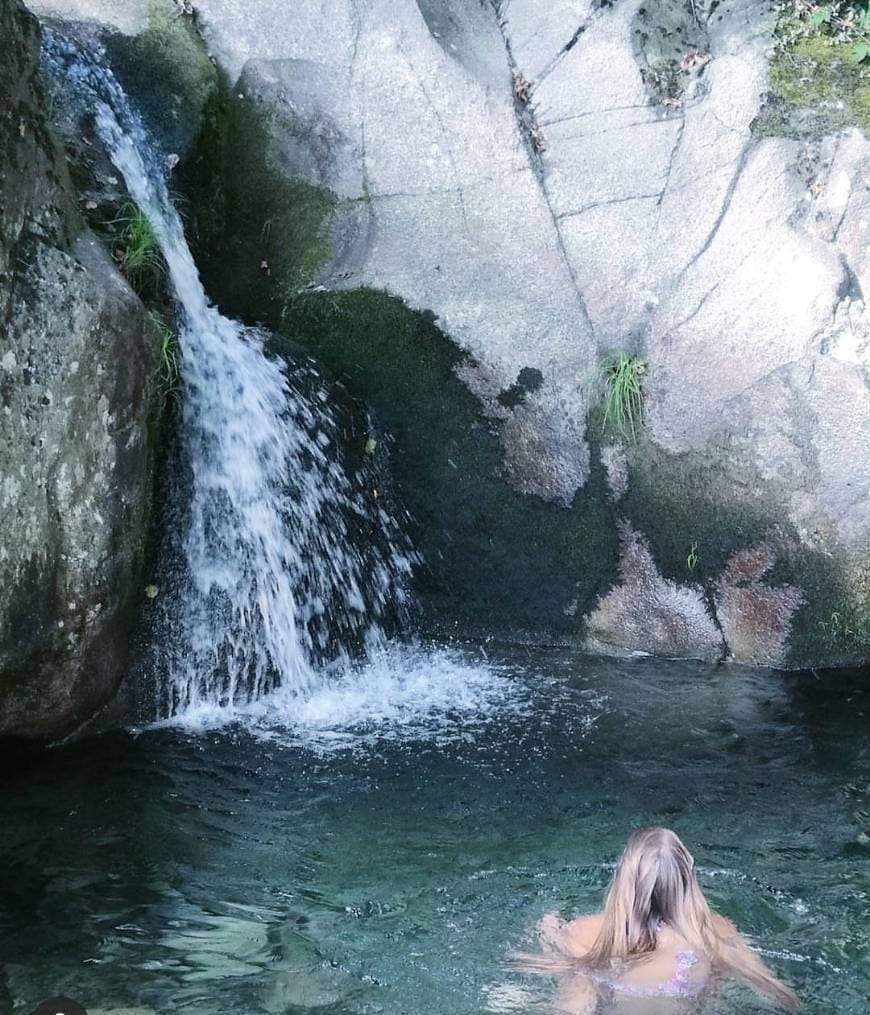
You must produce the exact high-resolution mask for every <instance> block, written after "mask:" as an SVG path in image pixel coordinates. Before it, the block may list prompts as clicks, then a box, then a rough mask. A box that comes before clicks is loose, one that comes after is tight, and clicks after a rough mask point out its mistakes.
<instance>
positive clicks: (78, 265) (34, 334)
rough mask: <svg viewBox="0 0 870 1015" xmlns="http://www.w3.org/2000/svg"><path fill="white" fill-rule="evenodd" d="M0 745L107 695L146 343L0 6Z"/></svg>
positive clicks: (32, 53)
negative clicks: (1, 47) (86, 216)
mask: <svg viewBox="0 0 870 1015" xmlns="http://www.w3.org/2000/svg"><path fill="white" fill-rule="evenodd" d="M0 34H2V37H3V38H4V40H5V41H6V42H7V53H6V58H5V59H4V60H3V61H2V62H0V109H2V111H3V112H2V115H0V146H2V151H3V153H4V158H5V160H6V164H7V165H8V166H9V167H10V170H11V171H10V172H6V173H4V174H2V175H0V207H2V208H3V209H4V211H6V209H10V210H12V213H11V214H8V213H7V214H5V215H4V216H2V217H0V312H2V316H3V319H4V322H5V323H4V333H3V345H2V349H0V475H2V477H3V478H2V483H0V506H2V511H0V527H2V533H0V535H2V538H0V545H2V550H0V576H2V581H0V706H2V708H0V736H16V737H24V738H30V739H36V740H46V739H51V738H54V737H58V736H61V735H64V734H66V733H68V732H70V731H71V730H72V729H73V728H75V727H76V726H77V725H78V724H80V723H82V722H84V721H85V720H86V719H88V718H90V717H91V716H92V715H93V714H94V712H95V711H97V710H98V709H99V708H100V707H102V706H103V705H104V704H105V703H106V701H107V700H108V699H109V697H110V696H111V694H112V693H113V692H114V690H115V688H116V687H117V685H118V682H119V680H120V679H121V677H122V675H123V672H124V669H125V666H126V648H127V641H128V637H129V633H130V628H131V624H132V619H133V616H134V614H135V609H136V605H137V602H138V599H139V591H140V575H141V572H142V566H143V558H144V550H145V540H146V533H147V527H148V513H149V505H150V502H151V494H152V479H153V474H152V468H153V460H154V458H153V447H152V444H151V438H150V431H149V422H150V420H151V418H152V399H153V395H154V385H153V375H154V369H155V366H156V351H157V350H156V346H155V345H154V344H153V333H152V331H151V329H150V326H149V323H148V320H147V317H146V315H145V311H144V308H143V306H142V304H141V302H140V301H139V300H138V298H137V297H136V296H135V294H134V293H133V292H132V290H131V289H130V288H129V286H128V285H127V284H126V283H125V281H124V280H123V279H122V278H121V276H120V275H119V274H118V272H117V271H116V270H115V268H114V266H113V264H112V262H111V259H110V258H109V256H108V254H107V253H106V252H105V251H104V250H103V248H102V247H101V245H100V244H99V242H98V241H97V240H96V238H95V237H94V236H93V235H92V234H90V233H89V232H88V231H87V230H85V229H84V227H83V222H82V220H81V218H80V217H79V215H78V212H77V209H76V206H75V205H76V202H75V197H74V194H73V191H72V187H71V184H70V181H69V178H68V175H67V171H66V165H65V162H64V159H63V156H62V154H61V152H60V151H59V149H58V148H57V146H56V144H55V142H54V139H53V137H52V134H51V131H50V129H49V126H48V124H47V122H46V116H45V111H44V99H43V92H42V87H41V84H40V81H39V76H38V43H39V40H38V30H37V25H36V22H35V20H34V19H33V18H32V17H31V16H30V15H28V14H26V12H24V11H23V9H22V8H20V7H19V6H18V5H17V4H16V3H14V2H12V0H0Z"/></svg>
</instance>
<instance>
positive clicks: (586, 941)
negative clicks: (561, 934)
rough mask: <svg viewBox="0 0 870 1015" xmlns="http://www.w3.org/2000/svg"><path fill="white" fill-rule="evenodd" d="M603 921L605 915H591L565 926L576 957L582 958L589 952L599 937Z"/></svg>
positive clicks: (580, 917) (581, 917) (566, 934)
mask: <svg viewBox="0 0 870 1015" xmlns="http://www.w3.org/2000/svg"><path fill="white" fill-rule="evenodd" d="M603 920H604V914H603V913H590V914H589V915H588V916H578V917H577V918H576V919H575V920H571V921H570V923H566V924H565V936H566V938H567V940H568V942H569V945H570V948H571V951H572V952H573V953H574V954H575V955H578V956H582V955H585V954H586V952H588V951H589V949H590V948H591V947H592V945H593V944H594V943H595V939H596V938H597V937H598V933H599V931H600V930H601V924H602V922H603Z"/></svg>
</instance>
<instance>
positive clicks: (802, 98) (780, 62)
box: [753, 14, 870, 138]
mask: <svg viewBox="0 0 870 1015" xmlns="http://www.w3.org/2000/svg"><path fill="white" fill-rule="evenodd" d="M792 22H793V16H792V15H791V14H787V15H785V16H784V20H781V22H780V29H779V41H778V44H777V48H776V51H775V53H774V57H773V60H772V62H771V66H770V88H771V93H770V95H769V96H768V98H767V101H766V103H765V105H764V107H763V109H762V110H761V112H760V114H759V116H758V118H757V119H756V121H755V123H754V124H753V130H754V131H755V133H756V134H760V135H773V136H780V135H785V136H789V137H800V138H809V137H821V136H823V135H825V134H831V133H834V132H836V131H838V130H842V129H844V128H846V127H852V126H858V127H861V128H862V129H863V130H870V64H868V62H867V60H866V56H867V45H866V42H865V41H863V40H862V39H857V38H842V39H841V38H834V37H831V36H829V35H824V34H819V35H811V36H807V37H797V38H794V37H793V36H792V35H789V34H788V32H787V30H786V26H791V25H792Z"/></svg>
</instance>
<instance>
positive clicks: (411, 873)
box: [0, 650, 870, 1015]
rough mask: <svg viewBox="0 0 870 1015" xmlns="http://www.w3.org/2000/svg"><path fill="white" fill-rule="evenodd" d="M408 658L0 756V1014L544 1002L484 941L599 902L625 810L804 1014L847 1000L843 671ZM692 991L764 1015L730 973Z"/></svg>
mask: <svg viewBox="0 0 870 1015" xmlns="http://www.w3.org/2000/svg"><path fill="white" fill-rule="evenodd" d="M415 658H416V662H415V664H414V667H413V669H414V674H413V679H412V682H411V684H410V685H407V684H406V685H403V686H402V687H400V688H399V690H397V688H396V683H395V679H394V677H395V675H394V676H393V677H392V678H389V679H387V678H384V680H383V681H382V683H381V684H379V683H378V680H376V679H374V678H373V677H371V675H369V676H370V677H371V681H370V684H369V685H368V686H369V687H370V688H371V690H370V692H366V691H364V690H363V686H364V685H360V686H359V687H357V688H356V689H355V690H353V689H352V688H350V686H347V687H345V688H343V689H339V690H338V691H336V692H335V694H334V696H333V697H332V698H330V697H329V696H326V697H325V698H323V699H322V700H321V701H320V703H319V704H312V706H311V707H310V708H309V709H307V710H306V711H305V712H304V713H303V715H302V718H301V720H299V721H297V722H296V723H292V722H291V723H287V722H286V721H285V720H282V719H281V715H282V714H283V715H285V716H286V715H287V714H289V713H288V711H287V710H286V709H284V711H283V712H282V710H281V708H279V707H278V706H277V705H276V706H274V707H273V706H264V707H262V708H261V709H260V710H259V712H258V713H257V715H256V716H254V717H249V718H248V719H246V720H245V721H244V722H240V723H238V724H236V725H230V726H225V727H223V728H216V727H215V726H214V725H213V724H212V725H211V726H210V723H209V720H208V717H200V718H199V720H198V721H197V724H195V725H192V726H189V727H188V728H162V729H150V730H144V731H138V732H135V731H134V732H127V733H123V732H122V733H114V734H107V735H104V736H101V737H97V738H93V739H91V740H89V741H86V742H82V743H77V744H73V745H70V746H67V747H63V748H56V749H53V750H50V751H48V752H46V753H44V754H42V755H39V756H37V757H34V758H31V759H30V760H27V761H23V760H21V759H20V758H19V759H13V758H7V759H6V762H5V764H4V766H3V776H2V801H0V819H2V826H0V827H2V829H3V836H2V852H3V856H2V859H3V863H2V868H0V1011H10V1012H30V1011H31V1010H32V1008H33V1007H34V1006H35V1005H36V1004H37V1003H38V1002H39V1001H40V1000H42V999H44V998H45V997H47V996H50V995H55V994H68V995H70V996H71V997H73V998H75V999H77V1000H79V1001H80V1002H81V1003H83V1004H84V1005H85V1007H86V1008H87V1009H88V1012H89V1015H95V1013H99V1012H103V1013H105V1012H107V1011H121V1012H123V1013H125V1015H133V1013H136V1015H144V1013H149V1012H159V1013H163V1012H168V1011H179V1012H188V1013H196V1015H223V1013H234V1015H239V1013H242V1015H245V1013H248V1015H255V1013H257V1015H259V1013H287V1015H291V1013H292V1015H302V1013H313V1012H318V1013H323V1015H352V1013H375V1012H379V1013H384V1015H402V1013H407V1015H411V1013H415V1015H416V1013H426V1015H441V1013H443V1015H467V1013H472V1012H474V1013H478V1012H481V1013H483V1012H494V1011H507V1010H512V1011H528V1012H532V1011H534V1012H543V1011H547V1010H548V1005H547V995H546V990H545V988H546V986H547V985H546V982H545V981H541V982H535V981H534V980H532V979H528V978H523V977H522V976H519V975H517V974H512V973H508V972H506V971H505V966H504V960H505V958H506V956H507V954H508V952H509V951H510V949H511V948H513V947H522V946H524V945H525V946H528V944H529V942H530V934H531V929H532V927H533V925H534V923H535V921H536V920H537V918H538V917H539V916H540V915H541V914H542V913H543V912H544V911H546V910H548V909H553V908H558V909H562V910H565V911H567V912H570V913H576V912H582V911H588V910H592V909H594V908H596V907H597V906H598V904H599V902H600V898H601V893H602V890H603V888H604V886H605V884H606V882H607V880H608V876H609V868H608V862H610V861H612V860H613V859H614V858H615V855H616V854H617V852H618V850H619V848H620V846H621V844H622V842H623V841H624V839H625V837H626V836H627V834H628V832H629V831H630V830H631V829H633V828H635V827H637V826H639V825H642V824H649V823H655V824H666V825H670V826H672V827H674V828H675V829H676V830H677V831H678V832H679V833H680V834H681V835H682V836H684V838H685V839H686V840H687V843H688V844H689V846H690V848H692V849H693V851H694V853H695V856H696V858H697V860H698V863H699V866H700V869H701V880H702V883H703V886H704V888H705V890H706V891H707V893H708V895H709V897H710V898H711V901H712V902H713V903H714V905H715V906H716V907H717V908H718V909H719V910H720V911H721V912H723V913H725V914H727V915H728V916H730V917H731V918H732V919H733V920H734V921H735V922H736V923H737V924H738V925H739V926H740V927H741V928H742V929H744V930H745V931H746V932H748V933H750V934H752V935H753V936H754V938H755V940H756V942H757V944H758V945H759V947H761V948H762V949H763V950H764V952H765V954H766V955H767V956H768V957H769V959H768V961H770V962H771V963H772V964H773V965H774V967H775V968H776V969H777V971H778V972H780V973H781V975H783V976H784V977H785V978H787V979H788V980H790V981H791V982H792V983H793V984H794V985H795V986H796V987H797V988H798V990H799V991H800V993H801V995H802V996H803V998H804V999H805V1002H806V1006H805V1010H806V1011H808V1012H814V1013H815V1012H817V1013H826V1012H837V1013H859V1012H861V1013H863V1012H866V1011H867V1010H868V1008H867V996H868V993H870V950H868V946H870V863H868V861H870V840H868V833H870V813H868V812H870V743H868V736H867V733H868V707H870V693H868V690H867V685H866V681H863V682H862V679H861V678H860V677H858V676H856V675H836V674H835V675H828V676H823V677H821V678H816V677H813V676H803V675H802V676H794V675H783V674H772V673H759V672H751V671H744V670H737V669H728V668H724V669H720V670H712V669H707V668H702V667H700V666H695V665H689V664H663V663H660V662H652V661H643V662H631V663H612V662H607V663H605V662H596V661H591V660H588V659H583V658H580V657H578V656H576V655H573V654H571V653H566V652H562V651H558V652H557V651H550V652H544V651H540V652H527V651H526V650H520V651H516V650H514V651H511V652H503V653H501V654H500V655H499V656H498V657H497V658H495V659H494V658H493V655H492V653H490V658H489V659H488V660H487V661H484V660H483V658H482V656H481V654H480V652H475V651H468V652H466V653H465V655H464V656H462V657H460V656H458V655H456V654H444V653H431V652H430V653H428V654H423V655H420V656H416V657H415ZM358 679H360V680H364V679H365V675H363V676H361V677H360V678H358ZM391 680H392V683H391V682H390V681H391ZM413 681H417V682H418V683H417V684H416V685H415V684H414V683H413ZM463 682H464V683H463ZM435 686H441V687H442V688H443V693H440V692H439V693H434V694H433V692H432V688H433V687H435ZM427 687H428V688H429V690H428V691H427V690H426V688H427ZM463 687H465V688H467V691H463ZM391 689H392V690H391ZM391 693H392V694H394V696H395V700H393V701H392V702H390V701H389V700H388V699H389V698H390V694H391ZM367 695H368V696H367ZM378 703H380V704H378ZM366 714H377V715H379V716H380V719H379V721H378V722H377V723H371V724H369V725H365V724H363V725H360V723H359V717H360V716H364V715H366ZM354 717H356V719H355V718H354ZM505 984H507V985H509V987H510V988H511V989H510V990H505V989H503V988H504V985H505ZM706 1010H708V1011H715V1012H721V1013H723V1015H724V1013H737V1012H739V1013H749V1012H760V1011H766V1010H769V1009H768V1007H767V1006H766V1005H765V1004H764V1003H763V1002H761V1001H758V1000H756V999H755V998H754V997H753V996H752V995H750V994H749V993H748V992H747V991H746V990H744V989H743V988H741V987H738V986H736V985H734V984H731V985H729V986H728V987H726V989H725V991H724V992H723V993H722V994H721V995H720V996H719V997H718V998H717V999H716V1000H714V1001H712V1002H710V1003H709V1004H708V1006H707V1009H706Z"/></svg>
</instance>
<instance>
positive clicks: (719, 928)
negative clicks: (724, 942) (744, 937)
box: [713, 913, 740, 938]
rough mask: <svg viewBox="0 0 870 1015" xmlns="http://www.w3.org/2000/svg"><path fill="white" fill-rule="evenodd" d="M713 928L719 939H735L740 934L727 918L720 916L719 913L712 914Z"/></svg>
mask: <svg viewBox="0 0 870 1015" xmlns="http://www.w3.org/2000/svg"><path fill="white" fill-rule="evenodd" d="M713 927H714V928H715V930H716V933H717V934H718V935H719V937H726V938H727V937H736V936H737V934H739V933H740V932H739V931H738V930H737V928H736V927H735V926H734V924H733V923H732V922H731V921H730V920H729V919H728V917H727V916H720V915H719V913H714V914H713Z"/></svg>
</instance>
